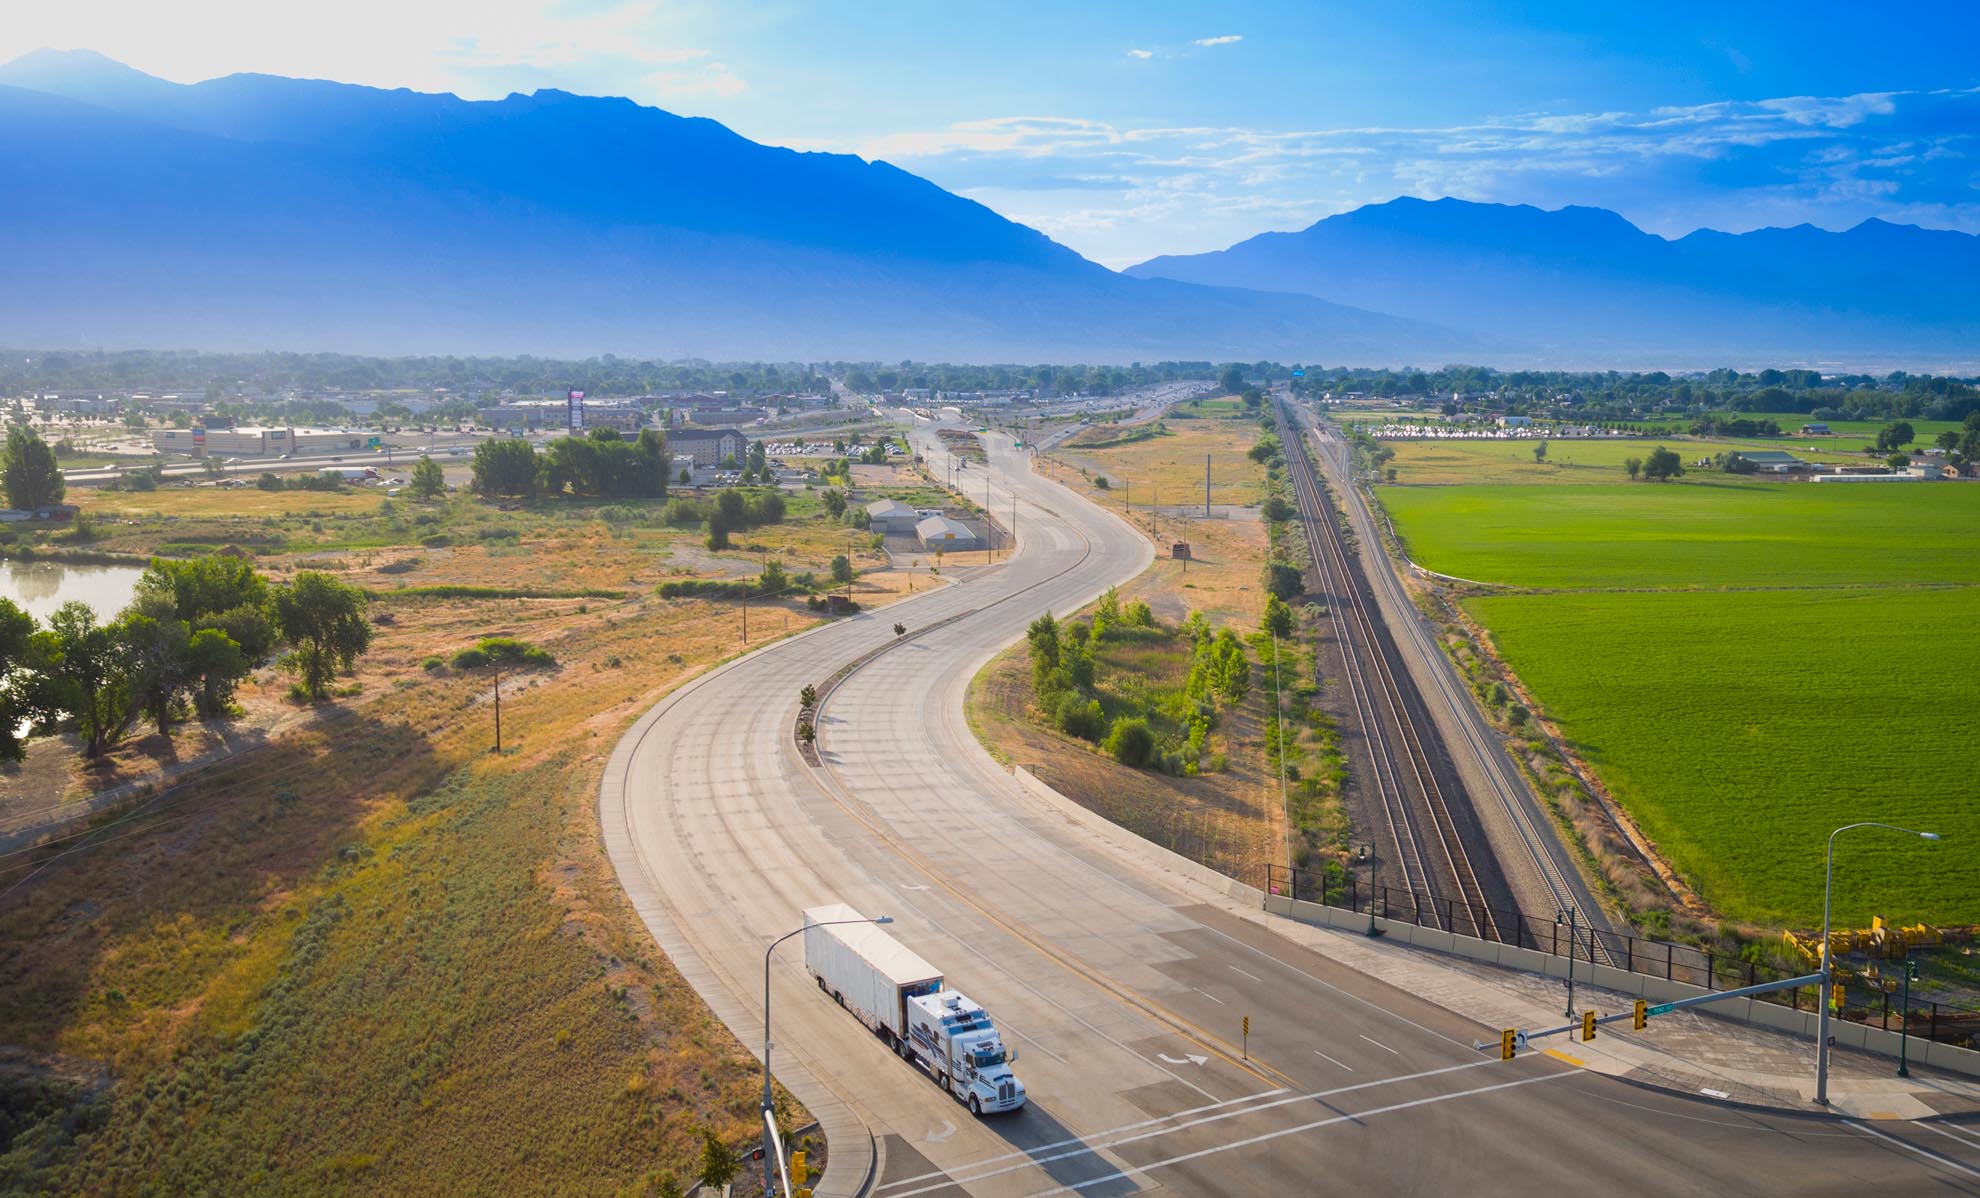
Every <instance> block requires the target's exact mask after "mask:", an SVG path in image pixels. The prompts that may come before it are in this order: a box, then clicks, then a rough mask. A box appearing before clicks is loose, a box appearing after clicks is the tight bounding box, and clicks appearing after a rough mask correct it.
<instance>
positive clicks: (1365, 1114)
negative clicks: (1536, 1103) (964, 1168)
mask: <svg viewBox="0 0 1980 1198" xmlns="http://www.w3.org/2000/svg"><path fill="white" fill-rule="evenodd" d="M1573 1076H1574V1075H1573V1074H1572V1073H1545V1074H1542V1075H1540V1076H1539V1077H1523V1078H1521V1079H1520V1080H1518V1081H1514V1082H1500V1083H1498V1084H1497V1085H1493V1086H1479V1087H1477V1088H1476V1089H1471V1090H1457V1091H1453V1092H1452V1093H1449V1094H1434V1095H1432V1096H1430V1097H1429V1098H1415V1099H1411V1100H1410V1101H1408V1102H1398V1103H1394V1104H1392V1105H1389V1106H1380V1107H1376V1108H1375V1109H1374V1110H1370V1111H1361V1112H1358V1113H1356V1114H1353V1115H1335V1116H1332V1117H1331V1118H1327V1119H1315V1120H1314V1121H1312V1122H1311V1123H1302V1124H1300V1125H1299V1126H1298V1127H1288V1128H1284V1129H1282V1130H1280V1131H1268V1132H1265V1133H1263V1134H1261V1135H1256V1136H1251V1137H1249V1138H1248V1139H1243V1140H1233V1141H1232V1142H1231V1143H1229V1144H1217V1145H1214V1146H1212V1147H1210V1148H1199V1149H1197V1150H1196V1151H1195V1152H1185V1153H1183V1154H1182V1155H1180V1156H1172V1157H1169V1158H1167V1159H1165V1160H1159V1161H1150V1162H1149V1163H1148V1164H1145V1165H1134V1166H1131V1167H1129V1168H1126V1169H1120V1170H1117V1171H1115V1172H1113V1173H1105V1174H1102V1175H1101V1176H1099V1177H1089V1178H1087V1179H1086V1180H1084V1181H1076V1182H1073V1183H1072V1184H1070V1185H1063V1186H1059V1187H1058V1188H1057V1189H1051V1190H1039V1191H1038V1192H1037V1193H1035V1194H1032V1195H1030V1196H1029V1198H1051V1196H1052V1195H1054V1194H1071V1193H1074V1192H1077V1191H1079V1190H1083V1189H1086V1188H1087V1187H1088V1186H1097V1185H1104V1184H1106V1183H1107V1182H1110V1181H1124V1180H1126V1179H1128V1178H1130V1177H1132V1176H1135V1175H1137V1174H1146V1173H1152V1172H1153V1171H1155V1170H1156V1169H1166V1168H1169V1167H1171V1166H1173V1165H1181V1164H1186V1163H1187V1162H1189V1161H1193V1160H1200V1159H1202V1158H1203V1157H1206V1156H1216V1155H1217V1154H1219V1153H1223V1152H1232V1151H1235V1150H1236V1149H1239V1148H1252V1147H1255V1146H1257V1145H1259V1144H1265V1143H1269V1142H1270V1141H1272V1140H1278V1139H1283V1138H1285V1137H1286V1136H1296V1135H1299V1134H1300V1133H1301V1132H1308V1131H1318V1130H1319V1129H1321V1128H1323V1127H1333V1126H1334V1125H1336V1124H1340V1123H1358V1122H1361V1121H1362V1120H1365V1119H1372V1118H1374V1117H1375V1116H1377V1115H1388V1114H1393V1113H1395V1112H1396V1111H1407V1110H1410V1109H1412V1108H1414V1107H1420V1106H1430V1105H1431V1104H1433V1103H1439V1102H1449V1101H1451V1100H1452V1099H1454V1098H1470V1097H1471V1096H1473V1095H1475V1094H1491V1093H1493V1092H1495V1091H1499V1090H1511V1089H1513V1088H1515V1087H1518V1086H1531V1085H1533V1084H1535V1083H1537V1082H1550V1081H1555V1080H1557V1079H1559V1078H1563V1077H1573Z"/></svg>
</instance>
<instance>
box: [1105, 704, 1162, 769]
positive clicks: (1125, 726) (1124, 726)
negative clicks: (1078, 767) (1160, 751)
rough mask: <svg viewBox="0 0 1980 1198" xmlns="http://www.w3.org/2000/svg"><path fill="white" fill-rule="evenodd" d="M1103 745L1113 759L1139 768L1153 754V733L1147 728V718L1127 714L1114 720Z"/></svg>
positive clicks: (1145, 763)
mask: <svg viewBox="0 0 1980 1198" xmlns="http://www.w3.org/2000/svg"><path fill="white" fill-rule="evenodd" d="M1104 747H1105V748H1106V750H1107V752H1109V753H1111V754H1113V757H1114V760H1115V761H1118V762H1120V763H1121V764H1122V765H1131V766H1133V767H1135V768H1136V769H1140V768H1142V767H1143V766H1146V765H1147V764H1148V761H1149V759H1150V758H1151V757H1153V756H1154V755H1155V733H1154V732H1153V731H1151V730H1150V729H1149V727H1148V721H1147V720H1144V719H1142V718H1141V717H1140V716H1128V717H1125V718H1122V719H1118V720H1115V721H1114V727H1113V730H1112V731H1110V732H1109V733H1107V741H1106V744H1105V746H1104Z"/></svg>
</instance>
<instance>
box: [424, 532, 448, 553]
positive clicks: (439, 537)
mask: <svg viewBox="0 0 1980 1198" xmlns="http://www.w3.org/2000/svg"><path fill="white" fill-rule="evenodd" d="M419 543H420V544H422V545H424V546H426V547H427V548H428V549H445V548H446V547H447V546H449V545H451V544H453V543H454V538H452V537H450V536H448V535H447V534H446V533H444V532H434V533H428V534H427V535H425V536H423V537H421V538H420V539H419Z"/></svg>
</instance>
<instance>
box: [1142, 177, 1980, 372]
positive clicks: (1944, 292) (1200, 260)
mask: <svg viewBox="0 0 1980 1198" xmlns="http://www.w3.org/2000/svg"><path fill="white" fill-rule="evenodd" d="M1127 273H1128V274H1131V275H1136V276H1139V277H1142V278H1167V279H1178V280H1184V281H1188V282H1193V283H1209V284H1215V285H1220V286H1230V287H1256V288H1260V289H1262V290H1267V291H1293V292H1303V293H1307V294H1311V295H1321V296H1327V297H1329V298H1332V299H1335V300H1340V301H1344V302H1348V303H1353V304H1356V305H1359V306H1363V307H1367V308H1373V309H1375V310H1377V311H1381V312H1389V313H1393V314H1397V315H1404V316H1411V317H1415V318H1417V319H1420V320H1426V321H1433V322H1439V323H1444V324H1448V325H1451V326H1453V327H1461V328H1466V329H1470V330H1474V331H1478V332H1482V333H1484V334H1487V335H1488V336H1489V337H1491V338H1492V339H1493V340H1494V341H1495V342H1497V343H1498V344H1500V345H1503V346H1507V347H1517V348H1516V349H1514V350H1513V352H1512V357H1513V358H1515V359H1522V360H1541V361H1548V360H1555V361H1558V360H1567V361H1570V362H1573V363H1577V364H1592V365H1622V366H1627V365H1630V364H1632V363H1636V362H1654V363H1658V364H1672V365H1680V366H1682V365H1708V364H1711V363H1713V362H1718V363H1721V364H1732V365H1742V366H1745V365H1752V364H1755V363H1763V362H1783V363H1784V362H1797V363H1825V362H1864V361H1872V362H1887V363H1890V364H1893V365H1901V364H1905V363H1916V362H1930V363H1943V362H1961V363H1967V364H1971V363H1973V362H1975V361H1980V287H1975V286H1974V284H1973V280H1974V279H1976V278H1980V237H1973V236H1969V235H1968V234H1965V233H1958V232H1953V231H1950V230H1939V229H1920V228H1917V227H1915V226H1912V225H1894V224H1889V223H1886V222H1884V221H1881V220H1868V221H1864V222H1863V223H1862V224H1860V225H1857V226H1856V227H1855V228H1853V229H1850V230H1848V231H1846V232H1841V233H1833V232H1828V231H1826V230H1823V229H1818V228H1815V227H1814V226H1812V225H1798V226H1796V227H1794V228H1792V229H1759V230H1755V231H1753V232H1751V233H1741V234H1732V233H1719V232H1714V231H1712V230H1709V229H1705V230H1700V231H1698V232H1695V233H1692V234H1690V235H1689V236H1686V237H1680V238H1678V239H1676V240H1666V239H1665V238H1662V237H1658V236H1655V235H1653V234H1650V233H1645V232H1644V231H1643V230H1641V229H1638V228H1637V227H1636V226H1635V225H1632V224H1630V223H1629V222H1628V221H1626V220H1624V219H1623V218H1622V217H1620V216H1618V215H1616V214H1615V213H1613V212H1609V211H1606V210H1604V209H1600V208H1562V209H1560V210H1559V211H1557V212H1545V211H1542V210H1540V209H1538V208H1533V207H1528V206H1525V205H1520V206H1517V207H1513V206H1508V205H1503V204H1473V203H1467V202H1465V201H1462V200H1453V199H1443V200H1435V201H1426V200H1417V199H1399V200H1393V201H1391V202H1389V203H1386V204H1371V205H1369V206H1367V207H1365V208H1358V209H1356V210H1354V211H1352V212H1346V213H1342V214H1341V215H1339V216H1332V217H1328V218H1327V219H1325V220H1322V221H1319V222H1317V223H1316V224H1313V225H1311V226H1309V227H1308V228H1306V229H1303V230H1301V231H1299V232H1297V233H1262V234H1260V235H1258V236H1256V237H1253V238H1250V239H1248V240H1246V241H1242V242H1239V243H1238V244H1237V245H1234V246H1232V247H1231V248H1230V249H1227V250H1221V251H1218V252H1215V253H1209V254H1191V255H1186V256H1175V257H1161V258H1154V259H1151V260H1150V261H1147V262H1144V263H1141V264H1140V265H1138V266H1133V267H1129V268H1128V271H1127Z"/></svg>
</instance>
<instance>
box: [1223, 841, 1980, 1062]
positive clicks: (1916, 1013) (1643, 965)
mask: <svg viewBox="0 0 1980 1198" xmlns="http://www.w3.org/2000/svg"><path fill="white" fill-rule="evenodd" d="M1254 876H1257V875H1254ZM1262 876H1263V883H1264V884H1263V885H1262V886H1260V887H1259V888H1260V889H1261V890H1263V891H1264V892H1265V893H1266V894H1268V895H1272V896H1275V897H1283V898H1290V899H1296V900H1298V901H1301V902H1308V903H1319V904H1321V905H1324V906H1329V907H1335V908H1338V909H1341V910H1346V911H1351V912H1353V913H1355V914H1357V915H1374V916H1377V917H1379V918H1382V919H1392V920H1401V921H1403V922H1405V923H1412V924H1415V925H1417V926H1419V927H1427V928H1445V929H1448V928H1451V927H1455V926H1465V925H1467V924H1468V925H1471V926H1474V927H1481V928H1485V929H1488V930H1489V931H1490V932H1492V933H1493V934H1492V935H1490V936H1488V937H1486V938H1487V939H1491V940H1495V941H1497V942H1498V943H1500V944H1507V945H1512V946H1514V947H1517V948H1525V949H1532V950H1534V951H1535V952H1542V953H1546V954H1547V955H1549V956H1554V957H1568V956H1572V957H1573V958H1574V959H1575V960H1578V961H1589V960H1591V959H1592V958H1591V951H1590V950H1591V938H1593V939H1597V940H1599V941H1600V944H1601V947H1602V949H1603V951H1604V952H1605V953H1606V954H1607V956H1608V957H1609V958H1610V961H1609V962H1597V963H1599V964H1608V963H1611V962H1612V963H1613V965H1614V967H1615V968H1617V969H1622V970H1625V971H1627V972H1630V973H1640V974H1643V975H1644V976H1646V977H1654V978H1662V979H1664V980H1665V981H1670V982H1679V983H1682V984H1684V985H1688V986H1697V987H1699V988H1701V989H1704V990H1707V991H1720V990H1735V989H1744V988H1746V987H1751V986H1759V985H1763V984H1765V983H1769V982H1782V981H1789V980H1792V979H1793V978H1796V977H1798V976H1802V970H1800V969H1783V968H1780V967H1778V966H1775V965H1771V964H1768V963H1766V962H1763V961H1756V960H1753V959H1751V958H1748V957H1745V956H1741V955H1737V954H1727V953H1723V952H1715V951H1714V950H1712V949H1709V948H1700V947H1699V946H1697V945H1691V944H1676V943H1673V942H1671V941H1668V940H1651V939H1648V938H1645V937H1641V936H1632V935H1628V934H1625V933H1620V932H1608V931H1599V932H1593V933H1591V932H1590V931H1589V929H1588V928H1587V927H1586V926H1583V927H1579V928H1576V929H1574V932H1573V935H1572V938H1570V935H1569V928H1568V926H1567V925H1566V924H1563V923H1561V922H1558V921H1557V920H1556V918H1555V917H1554V916H1552V915H1548V916H1545V917H1541V916H1535V915H1527V914H1525V913H1524V912H1520V911H1508V910H1503V909H1500V908H1489V909H1483V910H1478V911H1467V907H1469V906H1471V904H1466V903H1465V902H1464V901H1463V900H1461V899H1451V898H1444V897H1442V896H1439V895H1431V894H1422V893H1417V892H1414V891H1408V890H1398V889H1396V888H1394V887H1391V886H1378V885H1374V884H1372V883H1367V882H1364V881H1362V880H1361V879H1360V878H1359V877H1357V876H1356V874H1355V872H1354V871H1352V870H1343V871H1340V872H1332V871H1327V872H1322V871H1317V870H1310V869H1297V868H1289V867H1287V866H1284V865H1267V866H1265V867H1264V869H1263V871H1262ZM1454 917H1455V918H1456V919H1457V920H1458V921H1459V923H1457V924H1453V923H1452V922H1451V920H1452V919H1453V918H1454ZM1838 970H1839V971H1840V965H1839V966H1838ZM1839 984H1840V985H1842V987H1843V1001H1842V1006H1841V1008H1840V1009H1839V1010H1838V1009H1835V1008H1832V1009H1831V1014H1832V1015H1834V1016H1835V1017H1837V1018H1842V1019H1848V1020H1850V1021H1852V1022H1855V1023H1867V1024H1871V1025H1873V1026H1877V1027H1881V1028H1883V1029H1884V1030H1885V1031H1891V1032H1895V1031H1899V1030H1908V1031H1909V1034H1911V1035H1913V1036H1918V1037H1921V1038H1924V1039H1929V1040H1936V1041H1940V1042H1943V1043H1948V1044H1958V1045H1965V1046H1969V1047H1980V1009H1975V1008H1971V1007H1961V1006H1956V1005H1953V1004H1951V1003H1943V1002H1938V1001H1933V1000H1927V999H1919V998H1914V999H1912V1001H1911V1005H1910V1008H1909V1012H1908V1014H1907V1011H1906V1009H1905V1008H1904V1006H1903V1004H1902V1003H1901V1001H1900V1000H1899V997H1898V996H1897V995H1896V994H1893V993H1891V992H1890V991H1888V990H1886V989H1884V988H1883V987H1881V986H1877V985H1873V984H1871V983H1869V982H1866V981H1865V980H1864V979H1862V978H1850V979H1847V980H1843V981H1841V982H1840V983H1839ZM1758 997H1759V999H1760V1000H1761V1001H1765V1002H1774V1003H1779V1004H1781V1005H1782V1006H1786V1007H1789V1008H1791V1009H1793V1010H1796V1011H1803V1010H1806V1011H1814V1010H1817V1009H1818V1004H1819V1003H1820V1002H1821V995H1820V993H1819V988H1818V987H1816V986H1813V985H1808V986H1793V987H1789V988H1787V989H1784V990H1779V991H1775V992H1773V993H1770V994H1764V995H1760V996H1758Z"/></svg>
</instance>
